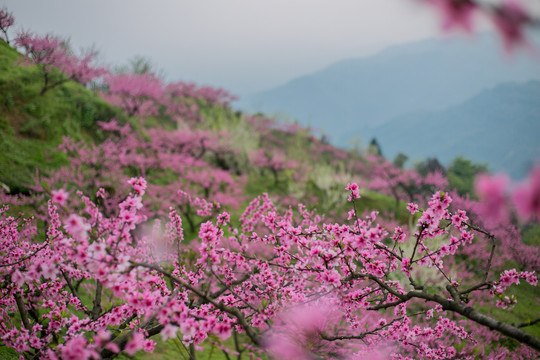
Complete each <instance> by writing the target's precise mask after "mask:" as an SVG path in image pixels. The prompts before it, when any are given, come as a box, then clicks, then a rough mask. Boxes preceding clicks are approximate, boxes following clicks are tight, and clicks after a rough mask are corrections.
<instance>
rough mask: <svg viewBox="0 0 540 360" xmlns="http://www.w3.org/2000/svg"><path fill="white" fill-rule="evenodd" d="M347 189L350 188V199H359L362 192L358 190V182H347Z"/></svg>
mask: <svg viewBox="0 0 540 360" xmlns="http://www.w3.org/2000/svg"><path fill="white" fill-rule="evenodd" d="M345 190H350V191H351V195H349V199H348V200H349V201H353V199H359V198H360V192H359V190H358V184H356V183H349V184H347V187H346V188H345Z"/></svg>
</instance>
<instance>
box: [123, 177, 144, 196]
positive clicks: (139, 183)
mask: <svg viewBox="0 0 540 360" xmlns="http://www.w3.org/2000/svg"><path fill="white" fill-rule="evenodd" d="M128 183H129V184H130V185H131V186H132V187H133V190H135V192H136V193H137V195H139V196H143V195H144V193H145V192H146V187H147V185H148V184H147V183H146V180H145V179H144V178H142V177H138V178H135V177H133V178H131V179H129V180H128Z"/></svg>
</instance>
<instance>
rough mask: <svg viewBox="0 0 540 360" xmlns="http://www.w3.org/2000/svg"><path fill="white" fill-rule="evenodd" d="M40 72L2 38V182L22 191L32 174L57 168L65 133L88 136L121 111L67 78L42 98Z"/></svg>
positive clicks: (0, 162) (0, 165)
mask: <svg viewBox="0 0 540 360" xmlns="http://www.w3.org/2000/svg"><path fill="white" fill-rule="evenodd" d="M41 76H42V75H41V73H40V71H39V69H38V68H36V67H35V66H24V64H23V63H22V59H21V57H20V55H19V54H18V53H17V52H16V51H15V50H14V49H12V48H10V47H9V46H8V45H7V44H6V43H4V42H3V41H0V150H1V151H0V182H2V183H4V184H5V185H7V186H8V187H9V188H10V189H12V191H14V192H24V191H26V190H27V186H28V185H29V184H30V183H31V180H32V176H33V174H34V173H35V172H36V169H38V170H39V171H42V172H43V171H47V170H48V169H50V168H51V167H55V166H58V165H59V164H61V163H62V162H63V161H65V159H64V157H63V156H62V155H61V154H59V153H55V152H54V149H56V148H57V146H58V145H59V144H60V143H61V142H62V137H63V136H69V137H71V138H73V139H76V140H83V139H86V140H90V139H92V138H95V137H96V136H98V134H97V132H96V129H97V126H96V123H97V122H98V121H108V120H110V119H111V118H113V117H122V116H123V115H122V114H121V113H120V112H119V111H118V110H117V109H115V108H114V107H112V106H111V105H109V104H108V103H107V102H105V101H103V100H102V99H101V98H100V97H99V96H97V94H94V93H93V92H91V91H89V90H88V89H86V88H84V87H83V86H80V85H79V84H76V83H74V82H66V83H64V84H62V85H61V86H58V87H56V88H54V89H52V90H49V91H47V92H46V93H45V94H44V95H43V96H40V95H39V93H40V90H41V82H42V79H41Z"/></svg>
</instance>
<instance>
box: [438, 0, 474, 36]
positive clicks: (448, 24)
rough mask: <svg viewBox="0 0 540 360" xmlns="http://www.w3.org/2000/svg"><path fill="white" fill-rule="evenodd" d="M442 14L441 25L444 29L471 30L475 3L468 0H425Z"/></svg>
mask: <svg viewBox="0 0 540 360" xmlns="http://www.w3.org/2000/svg"><path fill="white" fill-rule="evenodd" d="M427 1H428V2H429V3H431V4H432V5H433V6H435V7H436V8H437V9H438V10H439V12H440V13H441V15H442V18H443V20H442V27H443V30H445V31H451V30H454V29H458V30H463V31H465V32H468V33H470V32H472V30H473V17H474V13H475V11H476V4H475V3H473V2H472V1H470V0H427Z"/></svg>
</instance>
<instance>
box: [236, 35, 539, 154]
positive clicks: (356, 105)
mask: <svg viewBox="0 0 540 360" xmlns="http://www.w3.org/2000/svg"><path fill="white" fill-rule="evenodd" d="M530 79H540V64H539V63H538V61H537V60H535V59H532V58H530V57H529V58H527V57H525V56H518V57H516V58H513V59H508V58H505V57H503V56H501V51H500V47H499V45H498V42H497V40H496V39H495V37H494V36H491V35H488V34H485V35H483V36H478V37H475V38H471V39H460V38H448V39H445V40H425V41H420V42H417V43H411V44H405V45H400V46H395V47H391V48H389V49H387V50H384V51H382V52H380V53H378V54H376V55H373V56H370V57H366V58H359V59H348V60H343V61H341V62H338V63H335V64H332V65H330V66H328V67H327V68H325V69H323V70H321V71H318V72H315V73H313V74H307V75H304V76H301V77H298V78H296V79H293V80H291V81H290V82H288V83H286V84H284V85H282V86H279V87H277V88H274V89H270V90H268V91H264V92H261V93H258V94H254V95H252V96H250V97H248V98H246V99H244V100H242V101H241V103H240V106H241V107H242V108H244V109H249V110H252V111H262V112H266V113H270V114H271V113H274V112H280V113H285V114H288V115H289V116H290V117H292V118H295V119H298V120H299V121H300V123H301V124H304V125H309V126H312V127H314V128H316V129H319V130H321V131H322V132H324V133H325V134H327V135H329V136H330V138H331V141H332V143H334V144H336V145H339V146H348V145H349V144H350V140H351V139H352V138H353V137H355V136H361V137H363V138H364V140H366V141H367V140H369V138H370V137H371V136H372V135H373V133H372V131H371V128H372V127H373V126H379V125H381V124H384V123H386V122H388V121H390V120H391V119H393V118H395V117H397V116H400V115H404V114H408V113H411V112H417V111H439V110H444V109H446V108H447V107H449V106H453V105H457V104H460V103H462V102H463V101H466V100H468V99H469V98H471V97H472V96H474V95H476V94H477V93H478V92H480V91H481V90H484V89H487V88H490V87H493V86H495V85H497V84H499V83H501V82H506V81H527V80H530Z"/></svg>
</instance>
